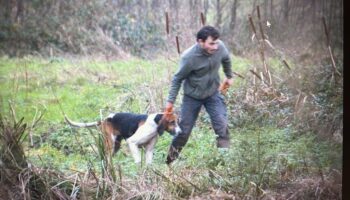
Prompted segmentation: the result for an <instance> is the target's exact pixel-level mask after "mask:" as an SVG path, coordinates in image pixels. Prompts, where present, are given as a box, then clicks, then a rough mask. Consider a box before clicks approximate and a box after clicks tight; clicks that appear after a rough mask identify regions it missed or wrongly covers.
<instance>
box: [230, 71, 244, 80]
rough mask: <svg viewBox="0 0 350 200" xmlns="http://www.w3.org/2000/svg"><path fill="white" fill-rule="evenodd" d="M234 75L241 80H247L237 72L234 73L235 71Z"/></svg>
mask: <svg viewBox="0 0 350 200" xmlns="http://www.w3.org/2000/svg"><path fill="white" fill-rule="evenodd" d="M232 73H233V74H235V75H237V76H238V77H240V78H241V79H245V78H244V76H242V75H240V74H239V73H237V72H234V71H233V72H232Z"/></svg>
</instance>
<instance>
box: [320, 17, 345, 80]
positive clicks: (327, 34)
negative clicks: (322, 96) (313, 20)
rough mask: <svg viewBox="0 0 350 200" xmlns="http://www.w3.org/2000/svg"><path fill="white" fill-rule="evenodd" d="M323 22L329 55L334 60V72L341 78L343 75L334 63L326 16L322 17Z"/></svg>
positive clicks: (333, 62)
mask: <svg viewBox="0 0 350 200" xmlns="http://www.w3.org/2000/svg"><path fill="white" fill-rule="evenodd" d="M322 22H323V27H324V31H325V34H326V38H327V46H328V52H329V55H330V56H331V60H332V67H333V71H334V73H337V74H338V75H339V76H341V73H340V72H339V71H338V70H337V67H336V65H335V61H334V57H333V53H332V48H331V42H330V38H329V31H328V28H327V25H326V19H325V17H324V16H323V17H322Z"/></svg>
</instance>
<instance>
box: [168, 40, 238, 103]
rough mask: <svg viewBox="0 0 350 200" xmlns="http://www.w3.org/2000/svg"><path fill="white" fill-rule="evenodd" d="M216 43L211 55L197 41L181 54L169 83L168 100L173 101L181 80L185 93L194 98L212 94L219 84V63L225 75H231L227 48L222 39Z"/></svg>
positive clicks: (228, 76)
mask: <svg viewBox="0 0 350 200" xmlns="http://www.w3.org/2000/svg"><path fill="white" fill-rule="evenodd" d="M218 45H219V46H218V50H217V51H216V52H215V53H214V54H212V55H211V54H208V53H207V52H206V51H205V50H204V49H202V48H201V46H200V45H199V44H198V43H197V44H195V45H193V46H192V47H190V48H189V49H187V50H186V51H185V52H184V53H183V54H182V56H181V61H180V66H179V69H178V71H177V72H176V74H175V75H174V77H173V80H172V83H171V87H170V91H169V96H168V100H167V101H168V102H172V103H174V102H175V100H176V96H177V94H178V92H179V89H180V87H181V83H182V81H184V83H183V85H184V86H183V88H184V94H185V95H188V96H190V97H193V98H195V99H205V98H207V97H209V96H211V95H213V94H214V93H215V91H217V90H218V88H219V86H220V77H219V68H220V65H221V64H222V65H223V70H224V73H225V75H226V77H227V78H231V77H232V70H231V59H230V55H229V53H228V50H227V49H226V47H225V45H224V43H223V42H222V41H219V44H218Z"/></svg>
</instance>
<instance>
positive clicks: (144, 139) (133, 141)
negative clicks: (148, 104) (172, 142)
mask: <svg viewBox="0 0 350 200" xmlns="http://www.w3.org/2000/svg"><path fill="white" fill-rule="evenodd" d="M156 115H157V114H151V115H150V116H148V118H147V120H146V121H145V123H144V124H143V125H141V126H140V127H139V128H138V129H137V131H136V132H135V133H134V135H132V136H131V137H129V138H128V139H127V140H126V142H127V143H128V145H129V148H130V151H131V154H132V156H133V158H134V160H135V163H137V164H138V163H140V162H141V153H140V149H139V147H140V146H144V147H145V151H146V153H145V157H146V164H151V163H152V160H153V150H154V146H155V144H156V143H157V140H158V132H157V128H158V124H157V123H156V122H155V121H154V118H155V117H156ZM175 130H176V134H178V133H179V132H181V129H180V127H179V126H178V124H177V123H176V129H175Z"/></svg>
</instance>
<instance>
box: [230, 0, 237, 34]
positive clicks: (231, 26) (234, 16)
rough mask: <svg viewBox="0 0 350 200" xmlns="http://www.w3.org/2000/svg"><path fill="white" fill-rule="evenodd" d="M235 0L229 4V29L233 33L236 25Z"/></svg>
mask: <svg viewBox="0 0 350 200" xmlns="http://www.w3.org/2000/svg"><path fill="white" fill-rule="evenodd" d="M237 2H238V1H237V0H234V1H233V2H232V4H231V21H230V31H231V32H232V33H233V32H234V29H235V25H236V16H237V12H236V10H237V5H238V4H237Z"/></svg>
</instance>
